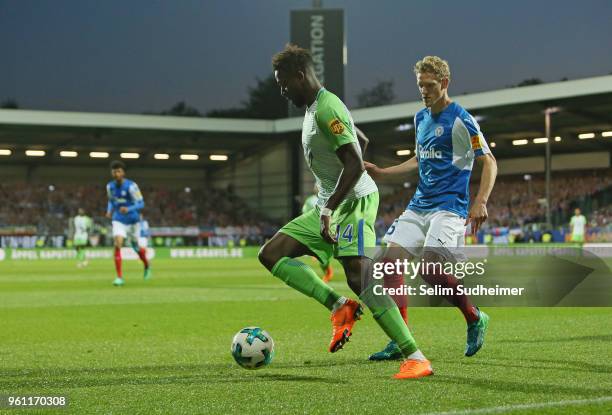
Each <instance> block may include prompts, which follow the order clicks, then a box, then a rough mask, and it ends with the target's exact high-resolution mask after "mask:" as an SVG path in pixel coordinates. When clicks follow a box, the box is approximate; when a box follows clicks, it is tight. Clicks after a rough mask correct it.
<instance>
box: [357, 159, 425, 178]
mask: <svg viewBox="0 0 612 415" xmlns="http://www.w3.org/2000/svg"><path fill="white" fill-rule="evenodd" d="M363 163H364V165H365V168H366V170H367V171H368V174H369V175H370V176H372V178H373V179H377V180H378V179H383V178H385V177H390V176H406V175H408V174H411V173H414V172H416V170H417V169H418V168H419V160H418V158H417V157H416V156H415V157H412V158H409V159H408V160H406V161H404V162H403V163H400V164H396V165H395V166H390V167H384V168H383V167H378V166H377V165H376V164H374V163H370V162H369V161H364V162H363Z"/></svg>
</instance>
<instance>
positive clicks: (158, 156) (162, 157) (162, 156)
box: [153, 153, 170, 160]
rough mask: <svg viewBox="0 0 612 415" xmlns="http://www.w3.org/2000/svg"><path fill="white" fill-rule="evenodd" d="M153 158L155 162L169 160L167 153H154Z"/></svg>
mask: <svg viewBox="0 0 612 415" xmlns="http://www.w3.org/2000/svg"><path fill="white" fill-rule="evenodd" d="M153 158H154V159H155V160H168V159H169V158H170V154H168V153H155V154H153Z"/></svg>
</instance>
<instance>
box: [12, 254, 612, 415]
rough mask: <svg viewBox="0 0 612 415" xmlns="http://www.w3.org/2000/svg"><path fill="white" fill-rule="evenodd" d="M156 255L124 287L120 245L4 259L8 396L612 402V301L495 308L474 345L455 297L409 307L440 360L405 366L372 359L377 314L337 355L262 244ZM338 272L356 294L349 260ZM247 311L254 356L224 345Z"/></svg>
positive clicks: (508, 406) (407, 403)
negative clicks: (406, 376) (272, 271)
mask: <svg viewBox="0 0 612 415" xmlns="http://www.w3.org/2000/svg"><path fill="white" fill-rule="evenodd" d="M308 261H310V260H309V259H308ZM153 266H154V275H153V279H152V280H151V281H148V282H144V281H143V280H142V270H141V266H140V264H139V263H138V262H133V261H132V262H127V263H124V268H125V274H126V282H127V284H126V285H125V286H124V287H120V288H116V287H113V286H112V285H111V282H112V280H113V278H114V272H113V264H112V261H110V260H108V261H106V260H97V261H93V262H92V263H91V264H90V265H89V267H88V268H86V269H77V268H76V266H75V263H74V262H73V261H64V260H56V261H35V262H25V261H24V262H20V261H5V262H0V327H1V329H0V395H2V394H5V395H6V394H10V395H65V396H68V398H69V408H68V409H67V410H64V409H62V410H51V409H46V410H43V411H41V410H39V411H38V413H45V414H48V413H62V414H67V413H74V414H88V413H100V414H102V413H104V414H120V413H121V414H124V413H126V414H141V413H142V414H157V413H160V414H162V413H163V414H166V413H177V414H182V413H184V414H190V413H223V414H226V413H238V412H239V413H245V414H253V413H262V412H265V413H349V412H350V413H380V414H382V413H392V414H400V413H402V414H404V413H415V414H431V413H449V414H460V413H461V414H462V413H469V412H467V411H466V410H479V411H478V412H476V413H512V414H514V413H516V414H525V413H537V414H541V413H567V414H577V413H612V376H611V374H612V347H611V345H612V324H611V322H612V308H487V309H486V311H487V312H488V313H489V314H490V316H491V326H490V329H489V332H488V337H487V343H486V344H485V347H484V348H483V349H482V350H481V351H480V352H479V353H478V354H477V355H476V356H475V357H473V358H466V357H464V356H463V348H464V342H465V324H464V322H463V319H462V317H461V315H460V313H459V312H458V311H457V310H455V309H452V308H413V309H410V310H409V314H410V321H411V325H412V328H413V332H414V334H415V337H416V339H417V341H418V343H419V345H420V347H421V349H422V350H423V351H424V352H425V353H426V354H427V356H428V357H429V358H430V359H431V361H432V363H433V366H434V370H435V374H434V376H432V377H429V378H426V379H421V380H415V381H396V380H394V379H392V378H391V376H392V375H393V374H394V373H395V371H396V370H397V369H398V366H399V364H398V363H397V362H389V363H372V362H368V360H367V356H368V354H369V353H371V352H373V351H376V350H378V349H380V348H381V347H382V346H384V345H385V344H386V339H385V336H384V335H383V333H382V331H381V330H380V329H379V328H378V327H377V326H376V324H375V323H374V321H373V319H372V318H371V316H370V315H369V314H366V316H365V317H364V319H363V320H362V321H360V322H358V323H357V325H356V326H355V328H354V331H353V337H352V340H351V342H349V343H348V344H347V345H346V347H345V349H344V350H342V351H340V352H338V353H337V354H330V353H328V352H327V346H328V342H329V338H330V332H331V329H330V323H329V314H328V312H327V310H325V309H324V308H323V307H321V306H320V305H318V304H317V303H316V302H315V301H314V300H311V299H308V298H306V297H303V296H301V295H300V294H299V293H296V292H294V291H292V290H291V289H289V288H288V287H286V286H285V285H284V284H283V283H282V282H280V281H279V280H277V279H276V278H274V277H272V276H270V275H269V274H268V273H267V272H266V271H265V270H264V268H263V267H262V266H260V265H259V264H258V263H257V261H256V259H239V260H236V259H234V260H229V259H208V260H198V259H186V260H171V259H159V260H156V261H154V262H153ZM332 285H333V286H334V287H336V288H338V289H339V290H341V291H342V292H343V293H346V294H348V293H349V292H348V289H347V288H346V284H345V282H344V279H343V277H342V275H341V273H340V272H339V271H338V272H337V276H336V278H335V279H334V280H333V281H332ZM249 325H257V326H260V327H262V328H264V329H266V330H268V331H269V332H270V334H271V335H272V336H273V338H274V340H275V342H276V356H275V358H274V361H273V362H272V364H271V365H270V366H269V367H267V368H264V369H261V370H259V371H247V370H244V369H242V368H240V367H239V366H238V365H236V364H235V363H234V361H233V359H232V357H231V355H230V351H229V349H230V342H231V339H232V336H233V335H234V334H235V333H236V332H237V331H238V330H239V329H241V328H242V327H245V326H249ZM562 401H563V402H564V403H561V402H562ZM2 411H5V412H6V413H10V414H15V415H16V414H23V413H30V412H33V411H28V410H24V409H11V410H6V409H5V410H3V409H0V412H2Z"/></svg>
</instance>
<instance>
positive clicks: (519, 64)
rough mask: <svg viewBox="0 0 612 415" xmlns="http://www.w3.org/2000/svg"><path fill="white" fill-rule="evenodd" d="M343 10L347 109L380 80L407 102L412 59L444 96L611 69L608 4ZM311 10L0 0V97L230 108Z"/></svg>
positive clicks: (413, 4) (252, 0) (248, 0)
mask: <svg viewBox="0 0 612 415" xmlns="http://www.w3.org/2000/svg"><path fill="white" fill-rule="evenodd" d="M323 4H324V6H325V7H326V8H337V7H340V8H344V9H345V13H346V25H347V46H348V66H347V69H346V91H347V102H348V104H349V105H351V104H354V103H355V95H356V94H357V92H359V91H360V90H361V89H362V88H365V87H370V86H372V85H373V84H374V83H375V82H376V81H377V80H379V79H393V80H394V81H395V92H396V95H397V99H396V102H402V101H410V100H415V99H416V97H417V91H416V88H415V86H414V78H413V75H412V72H411V68H412V65H413V64H414V62H415V61H416V60H417V59H419V58H420V57H422V56H424V55H427V54H437V55H440V56H442V57H444V58H446V59H447V60H449V62H450V64H451V71H452V74H453V84H452V85H451V94H453V93H455V94H459V93H463V92H478V91H485V90H491V89H497V88H503V87H505V86H507V85H511V84H516V83H518V82H520V81H521V80H523V79H525V78H531V77H539V78H541V79H543V80H544V81H557V80H559V79H561V78H563V77H568V78H570V79H576V78H584V77H589V76H595V75H605V74H609V73H611V72H612V24H610V21H612V2H611V1H608V0H585V1H564V0H556V1H539V0H528V1H524V0H516V1H513V2H500V1H490V0H488V1H481V0H476V1H468V2H458V1H400V0H396V1H392V0H377V1H365V0H344V1H343V0H336V1H332V0H324V1H323ZM310 5H311V1H310V0H300V1H283V0H259V1H256V0H228V1H220V0H219V1H192V0H180V1H178V0H177V1H159V0H155V1H154V0H148V1H146V0H105V1H98V0H55V1H51V0H42V1H36V0H19V1H18V0H0V100H3V99H6V98H9V97H12V98H15V99H17V100H18V102H19V103H20V105H21V106H22V107H26V108H32V109H55V110H75V111H105V112H134V113H139V112H142V111H145V110H150V111H160V110H162V109H167V108H169V107H170V106H172V104H174V103H175V102H177V101H179V100H185V101H187V102H188V103H189V104H191V105H193V106H195V107H197V108H198V109H199V110H200V111H202V112H205V111H207V110H210V109H213V108H219V107H230V106H236V105H238V104H239V102H240V101H241V100H242V99H245V98H246V91H247V87H248V86H249V85H253V84H254V80H255V77H265V76H266V75H267V74H268V71H269V70H270V57H271V55H272V54H273V53H274V52H276V51H277V50H279V49H280V48H282V46H283V45H284V43H286V42H287V41H288V40H289V11H290V10H292V9H302V8H309V7H310Z"/></svg>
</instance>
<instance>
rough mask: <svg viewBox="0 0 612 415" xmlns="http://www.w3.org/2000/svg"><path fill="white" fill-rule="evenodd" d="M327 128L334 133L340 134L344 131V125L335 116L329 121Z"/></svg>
mask: <svg viewBox="0 0 612 415" xmlns="http://www.w3.org/2000/svg"><path fill="white" fill-rule="evenodd" d="M329 129H330V130H331V132H332V133H334V134H336V135H338V134H342V133H343V132H344V125H343V124H342V122H341V121H340V120H339V119H337V118H335V119H333V120H331V122H330V123H329Z"/></svg>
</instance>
